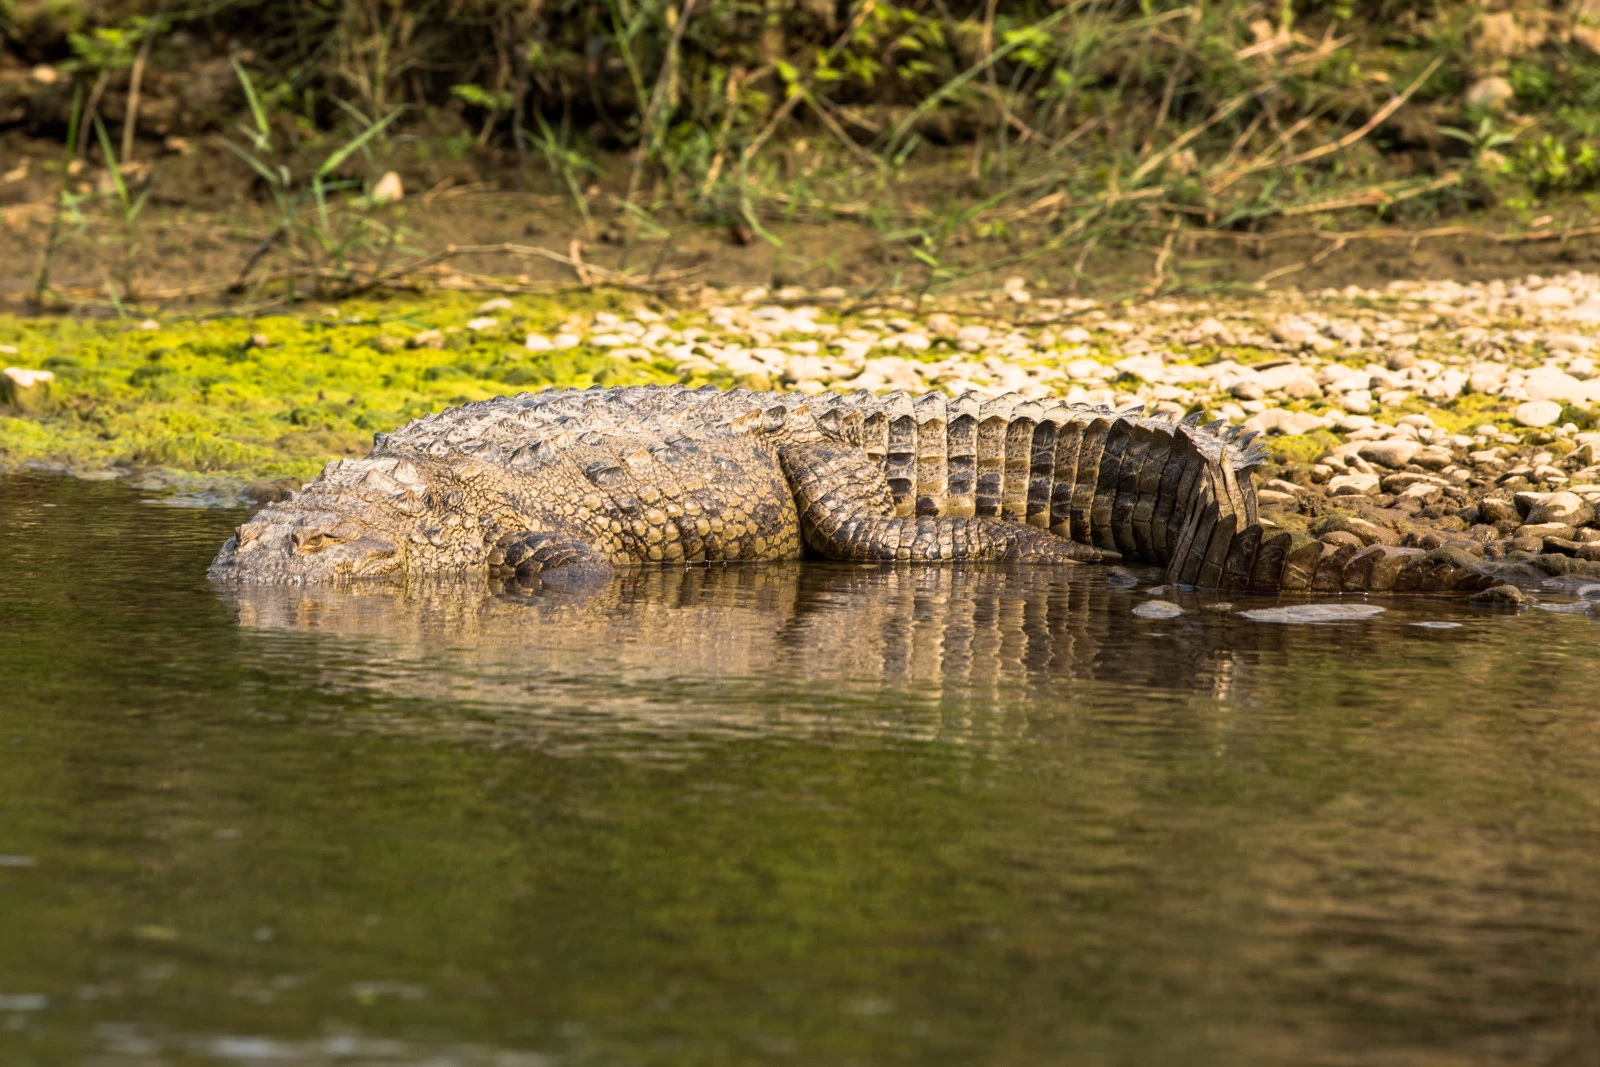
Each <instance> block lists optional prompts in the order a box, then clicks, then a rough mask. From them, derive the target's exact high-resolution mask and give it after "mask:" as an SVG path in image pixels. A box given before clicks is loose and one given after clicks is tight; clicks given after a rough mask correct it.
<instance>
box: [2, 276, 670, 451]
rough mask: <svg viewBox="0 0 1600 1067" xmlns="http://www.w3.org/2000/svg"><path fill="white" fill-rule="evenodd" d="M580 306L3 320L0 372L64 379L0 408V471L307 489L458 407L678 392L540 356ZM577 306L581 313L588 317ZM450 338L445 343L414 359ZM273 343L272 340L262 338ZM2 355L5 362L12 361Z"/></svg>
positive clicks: (454, 302)
mask: <svg viewBox="0 0 1600 1067" xmlns="http://www.w3.org/2000/svg"><path fill="white" fill-rule="evenodd" d="M606 299H607V298H605V297H595V298H581V300H580V302H579V303H575V302H573V301H571V300H564V301H562V302H560V303H557V302H555V301H554V300H551V299H548V298H528V299H518V300H516V301H515V302H514V303H513V306H512V308H511V309H509V310H506V311H501V312H499V313H498V314H497V315H496V316H495V318H496V319H497V325H496V326H495V327H493V328H488V329H478V330H473V329H469V328H468V327H467V326H466V323H467V322H469V321H471V320H473V319H474V318H475V317H478V316H477V315H476V314H475V310H474V309H475V308H476V306H477V305H478V304H479V302H480V301H481V300H482V296H481V295H479V296H472V297H460V298H456V297H452V296H441V297H436V298H430V299H429V300H428V301H427V302H425V303H392V302H390V303H372V304H345V305H341V306H338V307H326V308H311V309H307V310H303V311H300V312H297V313H294V314H283V315H276V316H272V317H269V318H257V319H253V320H249V321H245V320H242V319H236V318H213V319H190V320H176V321H171V322H164V323H161V324H159V326H158V328H154V329H152V328H150V326H151V324H150V323H147V322H144V323H141V322H132V321H124V320H99V321H95V320H84V319H71V318H34V319H24V318H16V317H0V346H9V347H10V348H14V349H16V353H15V354H10V353H7V354H4V355H0V362H5V363H7V364H16V365H18V366H24V367H29V368H36V369H44V370H49V371H51V372H53V373H54V374H55V376H56V380H55V381H54V382H53V383H51V385H50V386H49V391H48V393H47V395H46V397H45V398H44V401H43V410H42V411H41V412H40V413H38V414H26V413H23V412H21V411H18V410H16V409H15V408H12V409H7V408H5V407H0V468H3V467H8V466H9V467H15V466H18V465H21V464H24V463H29V462H35V463H37V462H47V463H51V464H65V465H67V466H69V467H73V468H78V469H87V470H95V469H106V468H111V467H132V468H158V469H159V468H170V469H173V470H176V471H184V472H191V473H193V472H202V473H224V474H232V475H236V476H238V477H241V478H299V477H304V476H307V475H309V474H311V473H313V472H315V471H316V470H317V469H318V468H319V467H320V466H321V465H322V464H323V463H324V462H326V460H327V459H328V458H329V457H330V456H338V455H350V454H360V453H364V452H365V451H366V450H367V449H368V448H369V447H370V445H371V439H372V435H373V433H374V432H377V431H383V430H391V429H393V428H394V427H396V426H398V425H400V424H402V423H404V422H405V421H407V420H408V419H411V418H414V417H416V416H418V415H422V414H425V413H427V412H430V411H437V410H439V409H441V408H444V407H448V406H450V405H453V404H460V403H465V402H467V401H471V400H479V399H483V398H485V397H491V396H495V395H498V394H502V393H515V392H519V391H522V390H524V389H530V390H536V389H539V388H541V387H544V386H550V385H554V386H571V387H578V388H583V387H587V386H590V385H597V384H598V385H632V384H641V383H646V382H666V381H677V380H678V379H677V377H676V375H674V374H673V373H672V367H671V364H670V363H667V364H664V365H663V364H657V363H652V362H641V361H634V360H629V359H621V358H617V357H615V356H613V355H611V354H610V353H608V352H606V351H604V350H600V349H595V348H591V347H588V346H586V345H585V346H579V347H576V348H570V349H566V350H563V351H543V352H535V351H529V350H528V349H527V348H525V347H524V346H523V343H522V340H523V337H524V336H525V334H526V333H527V332H530V331H534V332H538V331H544V332H555V331H556V330H557V328H558V327H559V326H560V325H561V324H562V323H563V322H564V321H566V319H567V318H568V317H569V316H572V315H573V314H575V313H576V312H578V311H579V310H587V311H590V312H592V311H593V310H595V308H594V307H591V306H589V305H592V304H595V303H596V302H597V301H600V302H603V301H605V300H606ZM580 304H581V306H580ZM429 330H438V331H440V332H441V333H442V338H441V342H442V343H441V347H437V348H435V347H428V346H419V347H410V346H409V345H408V344H407V342H408V341H409V340H410V339H411V338H414V337H415V336H416V335H418V334H419V333H424V332H426V331H429ZM261 341H265V342H266V343H265V344H260V343H259V342H261ZM0 351H3V350H0Z"/></svg>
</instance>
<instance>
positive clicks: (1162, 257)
mask: <svg viewBox="0 0 1600 1067" xmlns="http://www.w3.org/2000/svg"><path fill="white" fill-rule="evenodd" d="M1182 221H1183V220H1182V219H1180V218H1178V217H1176V216H1174V217H1173V220H1172V224H1171V225H1170V226H1168V227H1167V239H1166V240H1164V241H1162V242H1161V251H1160V252H1158V253H1156V265H1155V270H1154V271H1153V272H1152V273H1151V276H1150V284H1149V285H1147V286H1145V289H1144V295H1145V296H1155V295H1156V294H1157V293H1158V292H1160V291H1161V283H1162V282H1163V281H1165V280H1166V274H1167V260H1168V259H1169V258H1171V256H1172V245H1173V242H1174V241H1176V240H1177V239H1178V226H1179V225H1180V224H1181V223H1182Z"/></svg>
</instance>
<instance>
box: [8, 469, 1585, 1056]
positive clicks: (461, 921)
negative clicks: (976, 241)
mask: <svg viewBox="0 0 1600 1067" xmlns="http://www.w3.org/2000/svg"><path fill="white" fill-rule="evenodd" d="M238 518H239V516H238V514H237V513H232V512H224V511H217V510H205V509H198V508H181V507H172V506H163V505H161V504H159V503H148V502H141V500H140V494H139V493H138V492H137V491H135V490H131V489H129V488H127V487H126V486H124V485H119V484H115V483H112V484H92V483H83V482H74V481H69V480H63V479H57V478H45V477H38V478H34V477H17V478H11V479H7V480H0V1062H3V1063H5V1064H7V1065H10V1064H20V1065H32V1064H40V1065H43V1064H50V1065H55V1064H78V1063H83V1064H97V1065H100V1064H103V1065H125V1064H126V1065H145V1064H150V1065H154V1064H190V1063H195V1064H201V1063H254V1062H264V1063H294V1064H324V1063H326V1064H341V1065H345V1064H362V1065H365V1064H375V1065H376V1064H382V1065H391V1064H416V1065H421V1064H429V1065H444V1064H462V1065H477V1064H485V1065H500V1067H525V1065H561V1064H621V1065H626V1064H766V1063H772V1064H790V1063H792V1064H806V1065H813V1064H830V1065H831V1064H896V1063H907V1064H975V1063H981V1064H1019V1065H1022V1064H1041V1063H1051V1064H1054V1063H1073V1064H1140V1065H1144V1064H1158V1063H1160V1064H1168V1063H1176V1064H1191V1063H1192V1064H1289V1063H1293V1064H1352V1065H1353V1064H1404V1065H1412V1064H1418V1065H1421V1064H1427V1065H1432V1064H1478V1063H1483V1064H1489V1063H1494V1064H1505V1063H1519V1064H1520V1063H1528V1064H1587V1063H1593V1062H1596V1060H1597V1059H1600V695H1597V694H1600V625H1597V623H1596V621H1595V619H1594V618H1593V617H1592V616H1590V615H1589V614H1587V613H1584V612H1582V611H1542V610H1533V611H1530V612H1527V613H1525V614H1523V615H1520V616H1503V615H1500V616H1495V615H1486V614H1481V613H1475V612H1473V611H1472V610H1470V609H1468V608H1466V607H1465V606H1464V605H1460V604H1456V603H1448V602H1439V601H1431V602H1427V601H1396V602H1393V603H1392V605H1391V609H1390V610H1389V611H1388V612H1386V613H1385V614H1382V615H1379V616H1376V617H1374V618H1370V619H1366V620H1362V621H1359V622H1354V623H1347V624H1342V625H1331V626H1286V625H1274V624H1270V623H1257V622H1252V621H1250V620H1247V619H1244V618H1242V617H1240V616H1239V615H1237V614H1236V613H1233V612H1225V611H1212V610H1206V608H1207V607H1208V605H1207V604H1205V603H1204V602H1202V601H1199V600H1192V601H1186V602H1185V606H1186V608H1188V609H1189V610H1188V612H1187V613H1186V614H1185V615H1183V616H1181V617H1179V618H1177V619H1165V620H1162V619H1151V620H1146V619H1140V618H1137V617H1135V616H1133V615H1132V613H1131V610H1132V608H1133V607H1134V606H1135V605H1136V604H1138V603H1139V602H1141V600H1143V599H1145V598H1144V597H1143V594H1142V593H1140V592H1139V591H1138V590H1137V589H1132V588H1129V587H1127V586H1119V585H1115V584H1112V583H1111V582H1110V581H1108V575H1107V572H1106V571H1105V570H1103V569H1098V568H1092V567H1082V568H1075V569H1069V570H1049V569H1036V570H1031V571H1009V572H1008V571H1005V570H988V571H981V570H968V571H955V570H924V571H896V570H893V569H860V568H845V567H833V566H815V567H811V566H807V567H774V568H765V569H753V568H752V569H727V570H720V571H716V572H704V571H702V572H690V573H687V574H684V573H679V574H675V575H674V574H655V575H647V576H642V577H639V578H637V579H635V580H633V581H631V582H627V583H623V584H619V585H617V586H615V587H612V588H609V589H607V590H605V591H604V592H602V593H600V594H599V595H597V596H595V597H592V598H589V599H581V598H578V597H576V596H573V595H572V594H570V593H560V592H519V593H507V594H501V595H497V596H488V595H479V596H465V595H463V594H462V593H460V592H459V591H456V592H450V591H437V592H434V593H426V592H423V593H418V594H415V595H413V596H411V597H410V598H404V599H396V598H393V597H389V596H382V595H377V594H366V595H336V594H331V593H325V592H324V593H307V592H297V591H289V592H285V591H276V592H262V593H257V594H252V595H249V596H243V597H235V598H229V597H225V596H223V595H220V594H219V593H218V592H216V591H214V590H212V589H210V588H208V587H207V586H206V584H205V583H204V581H203V578H202V571H203V569H204V565H205V563H206V562H207V561H208V559H209V558H210V556H211V554H212V553H213V552H214V550H215V548H216V546H217V544H218V543H219V542H220V541H221V540H222V538H223V537H224V536H225V535H226V532H227V530H228V528H229V527H230V526H231V525H232V524H234V523H235V522H237V521H238ZM1572 602H1573V597H1572V595H1571V593H1570V592H1569V593H1567V594H1566V595H1555V596H1552V597H1550V600H1549V606H1554V607H1560V606H1563V605H1564V604H1569V603H1572ZM1260 606H1263V605H1262V604H1260V603H1248V604H1247V603H1236V604H1235V605H1234V607H1235V609H1236V610H1237V609H1242V608H1247V607H1260ZM1575 606H1577V607H1579V608H1581V607H1582V605H1581V604H1577V605H1575ZM1423 621H1433V622H1459V623H1461V625H1460V626H1459V627H1456V628H1450V629H1426V628H1422V627H1417V626H1414V625H1412V624H1413V623H1416V622H1423Z"/></svg>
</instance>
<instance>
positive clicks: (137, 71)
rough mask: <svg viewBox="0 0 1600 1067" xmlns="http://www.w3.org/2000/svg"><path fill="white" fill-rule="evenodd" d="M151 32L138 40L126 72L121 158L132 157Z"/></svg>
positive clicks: (151, 36) (123, 159)
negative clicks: (137, 46) (130, 67)
mask: <svg viewBox="0 0 1600 1067" xmlns="http://www.w3.org/2000/svg"><path fill="white" fill-rule="evenodd" d="M155 37H156V35H155V34H154V33H153V32H148V31H147V32H146V33H145V35H144V40H142V41H140V42H139V52H138V54H137V55H135V56H134V57H133V70H132V71H130V72H129V74H128V113H127V116H126V117H125V118H124V119H123V120H122V160H121V162H123V163H127V162H128V161H130V160H132V159H133V132H134V129H135V127H137V126H138V123H139V87H140V86H141V85H142V84H143V83H144V65H145V63H146V61H148V60H149V58H150V46H151V44H152V43H154V41H155Z"/></svg>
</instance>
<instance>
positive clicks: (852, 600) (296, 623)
mask: <svg viewBox="0 0 1600 1067" xmlns="http://www.w3.org/2000/svg"><path fill="white" fill-rule="evenodd" d="M224 595H225V596H226V597H227V598H228V599H229V601H230V602H231V603H232V604H233V605H234V606H235V608H236V611H237V614H238V619H239V622H240V624H241V625H242V626H244V627H246V628H249V629H254V630H261V631H279V632H283V631H304V632H317V633H320V634H325V635H329V636H334V637H337V638H339V639H342V640H344V641H346V642H350V643H355V644H356V645H358V646H359V654H358V656H357V660H358V662H359V664H360V666H359V669H352V670H351V671H350V672H349V678H348V679H330V681H332V682H333V683H334V684H336V685H346V684H353V685H354V686H355V687H357V688H363V689H377V690H381V691H384V692H387V693H392V694H394V695H396V696H402V697H419V698H428V697H439V698H446V697H447V698H449V699H454V700H459V699H463V698H466V699H470V700H472V701H473V702H475V703H477V704H479V705H480V706H483V707H487V708H493V709H513V710H522V711H529V712H534V713H537V714H538V715H539V716H544V715H546V714H547V713H548V714H554V715H557V716H559V715H562V714H565V711H567V710H571V709H570V708H565V709H564V708H563V707H562V706H560V705H561V702H562V701H563V700H577V701H578V702H580V703H584V704H585V707H586V708H587V709H588V710H589V711H590V712H593V713H594V714H595V715H596V716H597V719H596V721H604V722H606V723H609V724H611V726H616V725H618V724H619V723H622V722H625V721H628V720H634V721H640V722H648V723H650V724H653V725H666V724H674V725H678V726H683V727H691V728H693V727H716V726H719V725H725V726H730V727H733V728H755V727H762V724H761V721H760V716H761V714H762V713H761V711H760V710H759V709H760V705H761V704H762V702H763V699H762V690H761V689H760V688H759V687H760V686H767V687H770V689H771V692H773V693H778V692H779V691H782V692H783V693H786V694H790V695H791V696H793V695H794V694H799V695H798V696H797V697H795V699H797V700H798V701H799V702H801V703H809V704H811V705H812V707H813V708H815V706H816V705H817V702H818V701H825V700H827V699H831V698H832V697H833V696H835V695H837V694H839V693H843V692H846V691H848V692H850V693H852V694H855V695H858V696H859V695H863V694H865V695H867V696H868V697H870V693H871V692H872V691H873V690H874V688H876V687H880V686H883V685H885V684H889V685H892V686H894V687H895V688H896V689H897V690H902V691H906V692H911V693H914V694H918V695H920V696H924V697H926V698H928V699H930V700H933V701H938V700H941V699H944V698H945V697H946V696H949V697H950V698H951V699H955V698H956V696H957V695H959V698H960V700H962V701H969V700H973V701H977V702H978V703H979V704H983V703H995V702H999V703H1004V704H1005V705H1007V706H1008V707H1011V708H1022V707H1027V706H1030V705H1031V706H1034V707H1037V708H1039V709H1040V710H1043V707H1044V705H1046V704H1048V705H1049V706H1050V707H1051V708H1053V709H1059V708H1061V707H1064V706H1070V705H1071V704H1072V703H1073V686H1074V685H1079V684H1111V685H1115V686H1118V687H1125V688H1126V690H1127V691H1128V692H1130V693H1132V692H1135V691H1145V692H1149V691H1162V690H1165V691H1168V692H1170V693H1172V694H1173V696H1174V697H1175V698H1178V699H1185V696H1184V694H1188V695H1190V696H1208V697H1209V696H1226V695H1228V694H1229V693H1230V692H1231V691H1232V690H1233V689H1234V687H1235V686H1236V685H1237V684H1238V683H1240V682H1241V681H1242V680H1244V679H1245V678H1247V676H1248V674H1249V672H1250V670H1251V669H1252V666H1253V663H1254V662H1255V661H1256V660H1257V659H1259V658H1260V657H1261V656H1262V655H1267V656H1275V657H1281V656H1282V655H1284V654H1300V653H1304V654H1305V655H1307V656H1311V655H1325V654H1326V653H1327V639H1328V636H1329V634H1330V631H1329V629H1327V628H1326V627H1284V626H1266V625H1259V624H1253V623H1249V622H1247V621H1245V620H1242V619H1239V618H1238V617H1237V616H1234V615H1231V614H1230V613H1227V612H1218V611H1215V610H1211V609H1212V608H1215V607H1216V606H1217V602H1216V601H1215V600H1211V601H1209V602H1208V601H1206V600H1204V599H1201V598H1192V599H1189V598H1186V599H1185V600H1184V603H1185V605H1186V607H1187V609H1188V610H1187V613H1186V614H1185V615H1183V616H1181V617H1179V618H1177V619H1172V620H1162V621H1150V620H1144V619H1140V618H1138V617H1136V616H1134V615H1133V614H1132V608H1133V607H1134V606H1135V605H1136V604H1138V603H1140V602H1142V601H1143V600H1144V599H1145V598H1144V596H1143V595H1142V594H1141V593H1139V592H1137V591H1135V590H1132V589H1130V588H1128V587H1127V586H1119V585H1116V584H1113V583H1112V582H1111V581H1109V580H1108V575H1107V574H1106V573H1105V572H1104V571H1102V570H1100V569H1098V568H1084V569H1072V570H1068V571H1055V570H1040V569H1037V568H1028V567H1020V566H989V567H967V568H926V567H913V566H893V565H882V566H862V565H836V564H805V565H801V564H772V565H762V566H730V567H715V568H693V569H687V570H683V569H670V570H668V569H660V570H645V571H638V572H633V573H631V574H627V575H624V576H620V577H618V578H617V579H615V580H613V581H612V582H610V583H607V584H605V585H604V586H602V587H600V588H591V589H585V590H583V591H581V592H580V591H571V590H565V589H550V588H543V589H529V588H527V587H523V586H519V585H517V584H515V583H508V584H507V585H505V586H503V587H502V586H499V584H498V583H491V582H478V583H476V584H450V585H444V586H434V587H416V586H413V587H412V588H410V589H408V590H404V591H401V590H387V589H383V588H369V589H359V588H358V589H339V588H334V587H318V586H301V587H284V586H243V587H237V588H233V589H229V590H226V591H225V593H224ZM1396 625H1398V622H1397V623H1396ZM1377 626H1378V627H1379V628H1381V629H1383V630H1385V631H1387V630H1389V629H1391V627H1390V625H1389V624H1388V623H1387V622H1380V623H1378V624H1377ZM1372 627H1373V624H1370V623H1368V624H1362V625H1361V626H1358V627H1347V628H1342V629H1341V630H1340V631H1339V633H1340V635H1341V636H1340V642H1341V644H1342V646H1343V647H1344V649H1345V651H1346V652H1353V651H1357V650H1358V648H1359V644H1360V642H1362V641H1369V642H1370V641H1376V640H1381V639H1382V638H1380V637H1377V636H1375V635H1374V633H1373V629H1372ZM296 654H297V655H303V652H297V653H296ZM331 658H332V659H337V657H331ZM317 660H318V662H319V663H320V664H322V667H321V669H323V670H325V671H326V670H334V671H338V670H340V668H334V667H329V666H328V664H329V662H330V657H329V656H325V655H324V656H318V657H317ZM734 678H744V679H750V680H752V681H753V682H754V683H756V684H757V686H758V688H756V689H754V690H753V691H752V692H751V693H749V694H747V696H749V698H750V701H751V703H749V704H742V705H741V704H737V703H730V702H728V701H726V700H724V699H722V698H721V697H719V698H717V699H716V700H714V701H711V700H708V701H697V699H696V698H695V697H694V696H693V694H692V693H689V692H688V689H693V688H694V687H696V686H701V685H703V686H704V687H705V688H706V689H710V688H713V687H714V685H713V684H721V683H725V682H727V681H728V680H729V679H734ZM541 679H554V680H555V682H556V688H559V689H560V690H561V693H562V696H561V697H560V698H559V699H555V698H553V697H552V691H553V690H552V688H551V687H550V686H546V685H543V684H542V683H540V681H539V680H541ZM684 687H688V689H685V688H684ZM574 693H579V694H581V695H580V696H576V697H575V696H574V695H573V694H574ZM673 694H676V696H674V695H673ZM663 698H667V699H663ZM680 698H681V699H680ZM785 699H788V698H785ZM767 725H771V724H770V723H768V724H767ZM762 728H764V727H762Z"/></svg>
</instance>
